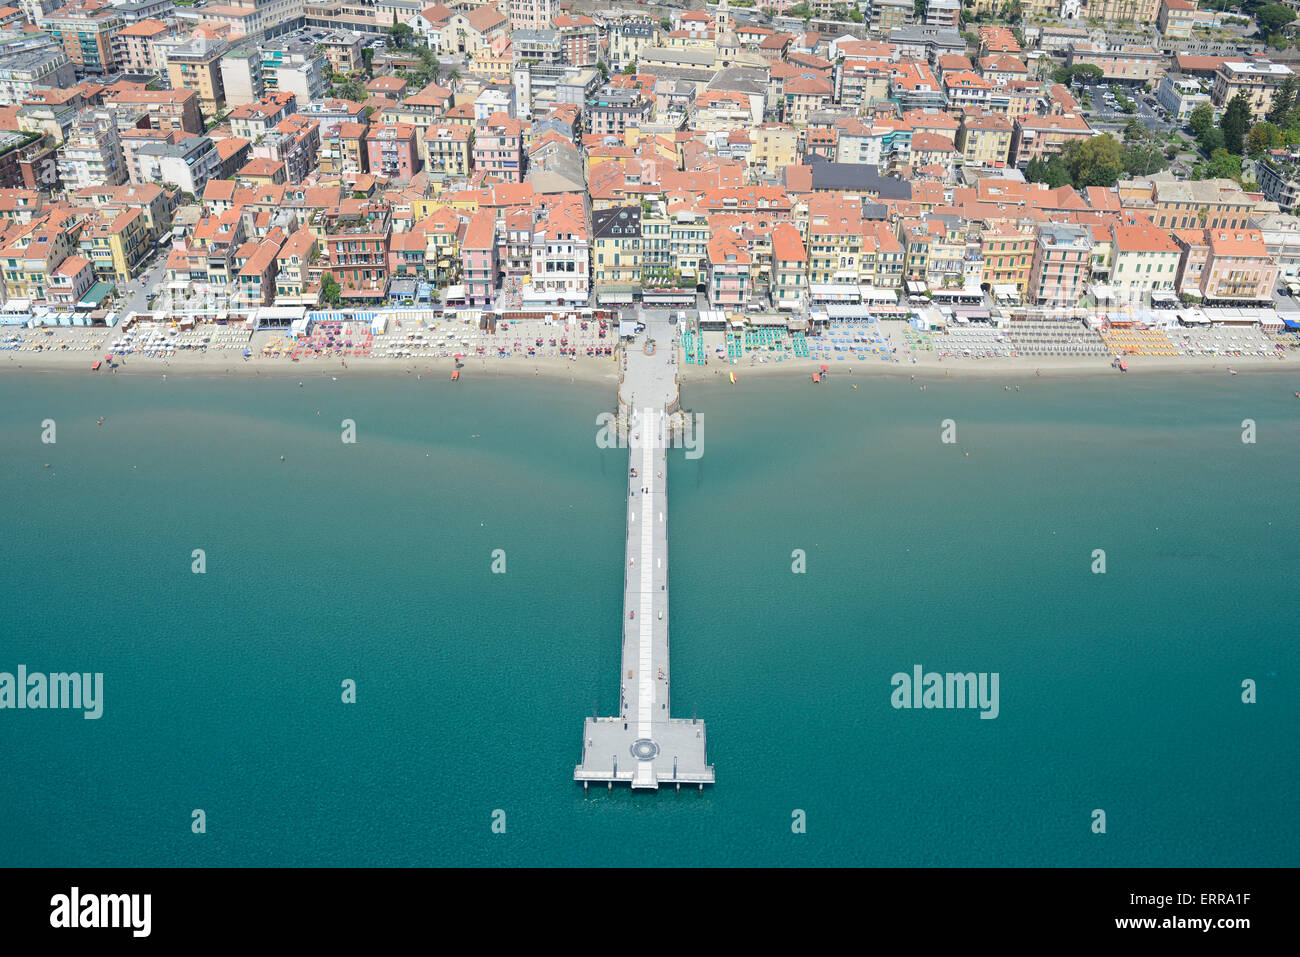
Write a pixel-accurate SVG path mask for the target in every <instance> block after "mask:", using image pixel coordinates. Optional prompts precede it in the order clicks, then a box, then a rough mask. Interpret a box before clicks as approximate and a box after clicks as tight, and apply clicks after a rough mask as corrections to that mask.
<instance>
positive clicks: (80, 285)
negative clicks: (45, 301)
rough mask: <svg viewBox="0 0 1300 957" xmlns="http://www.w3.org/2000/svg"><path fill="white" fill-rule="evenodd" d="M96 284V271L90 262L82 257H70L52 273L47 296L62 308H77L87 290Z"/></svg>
mask: <svg viewBox="0 0 1300 957" xmlns="http://www.w3.org/2000/svg"><path fill="white" fill-rule="evenodd" d="M94 284H95V271H94V270H93V269H92V268H91V266H90V260H88V259H85V258H84V257H82V256H69V257H68V258H67V259H65V260H63V262H61V263H60V264H59V265H58V266H57V267H56V268H55V269H54V271H53V272H51V273H50V289H49V292H48V293H47V296H48V298H49V300H50V302H52V303H56V304H58V305H60V306H75V305H76V304H77V303H79V302H81V297H82V296H84V295H85V294H86V292H87V290H89V289H90V287H91V286H93V285H94Z"/></svg>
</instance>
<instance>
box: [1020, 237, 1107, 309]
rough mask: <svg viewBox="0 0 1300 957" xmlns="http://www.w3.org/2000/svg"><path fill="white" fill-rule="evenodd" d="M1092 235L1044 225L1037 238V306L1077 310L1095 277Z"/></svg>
mask: <svg viewBox="0 0 1300 957" xmlns="http://www.w3.org/2000/svg"><path fill="white" fill-rule="evenodd" d="M1091 264H1092V234H1091V232H1090V231H1089V230H1088V229H1087V228H1086V227H1083V226H1073V225H1068V224H1065V223H1044V224H1042V225H1040V226H1039V227H1038V233H1037V235H1036V236H1035V242H1034V256H1033V261H1032V263H1031V264H1030V268H1029V282H1028V287H1029V297H1030V300H1031V301H1032V302H1034V303H1035V304H1037V305H1045V306H1056V307H1060V308H1065V307H1070V306H1074V305H1076V304H1077V303H1078V302H1079V299H1080V298H1081V297H1082V296H1083V293H1084V291H1085V289H1086V288H1087V283H1088V281H1089V277H1090V275H1091V268H1092V267H1091Z"/></svg>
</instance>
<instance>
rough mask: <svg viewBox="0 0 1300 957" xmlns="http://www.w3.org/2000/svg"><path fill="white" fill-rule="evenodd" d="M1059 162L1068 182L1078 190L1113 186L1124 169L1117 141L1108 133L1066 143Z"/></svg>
mask: <svg viewBox="0 0 1300 957" xmlns="http://www.w3.org/2000/svg"><path fill="white" fill-rule="evenodd" d="M1061 158H1062V159H1063V160H1064V161H1065V167H1066V169H1068V170H1069V172H1070V182H1071V183H1073V184H1074V186H1075V187H1076V188H1078V189H1082V188H1084V187H1085V186H1114V185H1115V183H1116V181H1118V180H1119V174H1120V173H1121V172H1122V170H1123V168H1124V167H1123V164H1122V161H1121V147H1120V143H1119V140H1117V139H1115V137H1113V136H1111V135H1110V134H1109V133H1105V134H1103V135H1101V136H1094V137H1092V138H1091V139H1087V140H1075V141H1073V142H1071V143H1067V144H1066V146H1065V149H1063V150H1062V151H1061Z"/></svg>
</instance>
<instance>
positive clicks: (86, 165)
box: [58, 110, 127, 192]
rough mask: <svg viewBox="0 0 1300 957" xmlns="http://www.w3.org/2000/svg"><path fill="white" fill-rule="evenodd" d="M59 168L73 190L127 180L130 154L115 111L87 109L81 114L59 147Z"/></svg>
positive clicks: (66, 187)
mask: <svg viewBox="0 0 1300 957" xmlns="http://www.w3.org/2000/svg"><path fill="white" fill-rule="evenodd" d="M58 171H59V181H60V182H61V183H62V184H63V187H64V189H66V190H68V191H70V192H75V191H77V190H79V189H85V188H86V187H89V186H119V185H121V184H122V183H125V182H126V181H127V169H126V157H125V155H124V154H123V152H122V139H121V136H120V135H119V133H118V129H117V122H116V118H115V117H114V116H113V114H112V113H110V112H108V111H105V110H86V111H85V112H83V113H81V114H80V115H79V116H78V117H77V121H76V122H75V123H74V124H73V126H72V129H71V130H70V131H69V134H68V139H67V140H66V141H65V142H64V144H63V148H62V149H61V150H60V151H59V159H58Z"/></svg>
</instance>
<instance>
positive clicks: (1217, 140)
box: [1196, 126, 1223, 156]
mask: <svg viewBox="0 0 1300 957" xmlns="http://www.w3.org/2000/svg"><path fill="white" fill-rule="evenodd" d="M1196 145H1197V146H1199V147H1200V148H1201V151H1202V152H1203V153H1205V155H1206V156H1209V155H1210V154H1211V153H1213V152H1214V151H1215V150H1221V149H1223V130H1221V129H1220V128H1219V127H1217V126H1212V127H1210V128H1209V129H1208V130H1206V131H1205V135H1204V136H1202V137H1200V138H1199V139H1197V141H1196Z"/></svg>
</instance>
